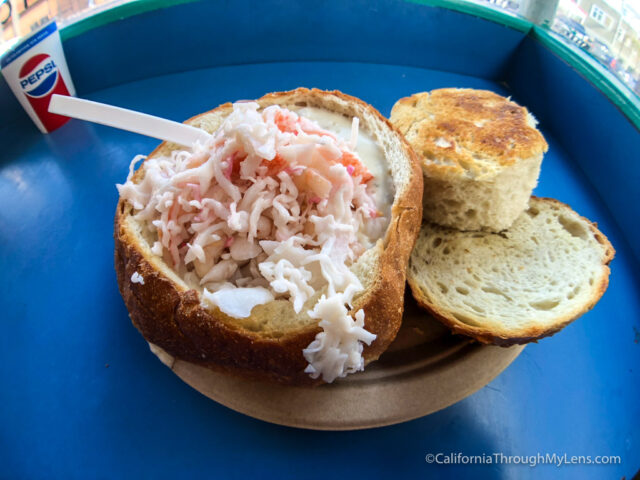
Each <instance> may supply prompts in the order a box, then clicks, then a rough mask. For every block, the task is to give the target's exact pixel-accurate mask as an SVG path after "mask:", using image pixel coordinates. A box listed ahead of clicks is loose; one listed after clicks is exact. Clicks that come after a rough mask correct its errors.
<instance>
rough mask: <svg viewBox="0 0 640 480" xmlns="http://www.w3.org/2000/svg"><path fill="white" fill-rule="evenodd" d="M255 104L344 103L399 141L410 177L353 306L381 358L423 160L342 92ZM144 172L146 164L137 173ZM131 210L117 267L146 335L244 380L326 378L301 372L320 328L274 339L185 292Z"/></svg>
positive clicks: (398, 299) (412, 236)
mask: <svg viewBox="0 0 640 480" xmlns="http://www.w3.org/2000/svg"><path fill="white" fill-rule="evenodd" d="M257 102H258V103H260V105H261V107H265V106H267V105H272V104H280V105H283V106H286V105H292V104H293V103H295V102H307V103H308V104H309V105H310V106H319V107H324V108H328V107H329V106H331V105H338V104H339V105H342V106H343V107H344V105H345V104H346V105H348V108H349V110H350V112H351V113H352V114H356V113H357V112H366V113H367V114H368V115H371V116H372V117H373V118H374V119H375V121H376V122H377V123H378V124H379V125H381V126H383V127H384V128H385V129H388V130H389V132H390V133H391V134H392V135H393V136H394V137H395V138H397V140H398V141H399V142H400V147H401V149H402V151H403V152H404V157H405V159H406V167H407V169H408V170H409V171H408V172H407V173H408V179H407V181H406V182H405V183H404V184H402V185H398V184H397V182H396V181H395V179H394V188H395V189H396V195H395V201H394V204H393V206H392V208H391V220H390V223H389V227H388V229H387V232H386V235H385V237H384V240H383V242H382V245H383V248H382V252H381V254H380V257H379V262H378V266H379V272H378V274H377V275H376V280H375V281H374V283H373V285H372V286H371V288H369V289H368V290H367V291H366V292H365V293H363V294H362V295H361V296H360V297H357V298H356V300H355V301H354V305H353V306H354V310H353V311H356V310H357V309H359V308H363V309H364V311H365V328H366V329H367V330H368V331H370V332H372V333H374V334H376V336H377V338H376V340H375V341H374V342H373V343H372V344H371V345H370V346H367V345H365V346H364V351H363V356H364V358H365V363H368V362H371V361H373V360H376V359H377V358H378V357H379V356H380V355H381V354H382V353H383V352H384V351H385V350H386V348H387V347H388V346H389V344H390V343H391V342H392V341H393V339H394V338H395V336H396V334H397V332H398V329H399V328H400V324H401V319H402V311H403V295H404V287H405V277H406V266H407V263H408V260H409V256H410V253H411V250H412V249H413V246H414V243H415V240H416V238H417V235H418V232H419V229H420V223H421V218H422V173H421V170H420V166H419V163H418V159H417V157H416V155H415V153H414V152H413V150H412V149H411V147H410V146H409V144H408V143H407V142H406V140H405V139H404V137H403V136H402V135H401V134H400V133H399V132H398V131H397V130H396V129H395V128H394V127H393V126H392V125H391V123H390V122H389V121H388V120H387V119H385V118H384V117H383V116H382V115H380V113H379V112H378V111H377V110H375V109H374V108H373V107H371V106H370V105H368V104H366V103H364V102H363V101H361V100H359V99H357V98H355V97H351V96H349V95H345V94H343V93H341V92H339V91H333V92H327V91H322V90H317V89H312V90H309V89H306V88H299V89H296V90H293V91H289V92H277V93H270V94H267V95H265V96H264V97H262V98H260V99H259V100H257ZM336 108H338V107H336ZM340 108H342V107H340ZM230 110H231V104H230V103H227V104H223V105H221V106H219V107H218V108H216V109H214V110H212V111H210V112H207V113H206V114H201V115H198V116H196V117H193V118H191V119H189V120H187V122H185V123H191V124H198V122H199V121H200V120H201V119H203V118H204V117H205V116H207V115H210V114H212V113H220V112H222V113H223V114H228V112H230ZM343 113H345V112H343ZM168 147H171V146H170V145H167V144H166V142H165V143H162V144H161V145H160V146H159V147H158V148H156V149H155V150H154V152H152V154H151V155H150V156H153V155H154V154H157V153H158V152H160V151H166V149H167V148H168ZM140 172H141V169H139V170H138V172H137V174H139V173H140ZM130 210H131V206H130V205H129V204H128V203H127V202H125V201H123V200H120V201H119V202H118V206H117V208H116V214H115V222H114V239H115V269H116V273H117V279H118V286H119V288H120V293H121V294H122V297H123V299H124V302H125V305H126V306H127V309H128V310H129V313H130V317H131V320H132V322H133V324H134V325H135V326H136V328H137V329H138V330H139V331H140V333H141V334H142V335H143V336H144V338H145V339H146V340H148V341H149V342H151V343H153V344H156V345H158V346H159V347H161V348H162V349H164V350H165V351H166V352H167V353H169V354H170V355H172V356H175V357H178V358H180V359H183V360H186V361H189V362H193V363H197V364H199V365H203V366H206V367H209V368H212V369H215V370H220V371H224V372H228V373H231V374H236V375H241V376H244V377H247V378H253V379H260V380H272V381H276V382H280V383H283V384H289V385H314V384H318V383H322V381H321V380H313V379H311V378H310V377H309V375H308V374H306V373H304V369H305V368H306V366H307V361H306V360H305V359H304V357H303V354H302V350H303V349H304V348H306V347H307V346H308V345H309V344H310V343H311V342H312V341H313V340H314V338H315V336H316V334H317V333H319V332H320V331H321V329H320V328H319V327H318V326H317V325H311V326H308V327H305V328H302V329H298V330H296V331H293V332H288V333H286V334H284V335H283V336H280V337H278V338H274V337H268V336H264V335H261V334H260V333H258V332H253V331H249V330H247V329H245V328H242V327H241V326H239V325H237V323H236V324H234V321H233V319H232V318H231V317H228V316H226V315H225V314H223V313H222V312H220V311H219V310H218V309H217V308H215V307H211V308H204V307H203V306H201V304H200V296H199V294H198V292H197V291H195V290H188V289H185V288H184V287H182V286H181V285H180V284H178V283H176V282H175V281H174V280H172V279H171V278H170V276H168V275H166V274H165V273H163V272H162V271H160V270H159V269H158V268H156V267H155V266H154V262H155V261H157V259H156V260H154V258H153V255H150V254H148V253H147V252H145V251H144V249H142V248H141V247H140V245H138V244H137V241H136V239H135V237H134V236H133V235H132V232H130V231H129V230H128V229H127V227H126V223H125V218H126V216H127V215H128V214H129V212H130ZM134 272H138V273H139V274H140V275H141V276H142V277H143V278H144V284H140V283H133V282H131V276H132V275H133V273H134Z"/></svg>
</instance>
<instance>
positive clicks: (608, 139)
mask: <svg viewBox="0 0 640 480" xmlns="http://www.w3.org/2000/svg"><path fill="white" fill-rule="evenodd" d="M442 3H443V2H438V4H439V5H440V4H442ZM154 5H155V7H163V6H166V5H162V4H157V3H156V4H154V3H152V2H143V3H142V4H140V3H138V11H137V12H136V13H137V14H136V15H133V16H129V17H127V18H124V19H117V18H119V17H122V16H126V15H124V14H127V11H121V12H120V13H121V14H120V15H118V14H115V15H114V14H112V16H111V17H109V16H104V15H103V16H102V17H98V18H96V19H94V20H93V23H92V24H91V23H90V24H87V23H86V22H85V23H84V24H82V25H80V26H76V27H73V28H72V27H70V30H68V31H67V33H66V40H65V50H66V52H67V58H68V61H69V66H70V69H71V72H72V76H73V78H74V81H75V83H76V87H77V90H78V92H79V95H81V96H83V97H86V98H89V99H92V100H97V101H102V102H106V103H111V104H114V105H120V106H123V107H127V108H132V109H135V110H140V111H144V112H148V113H151V114H154V115H159V116H164V117H167V118H171V119H175V120H184V119H186V118H188V117H190V116H192V115H195V114H197V113H200V112H202V111H205V110H208V109H210V108H213V107H215V106H217V105H218V104H219V103H222V102H225V101H229V100H234V99H240V98H255V97H258V96H261V95H262V94H264V93H266V92H269V91H275V90H285V89H291V88H295V87H297V86H308V87H312V86H313V87H319V88H325V89H340V90H342V91H344V92H346V93H349V94H352V95H356V96H358V97H360V98H362V99H363V100H365V101H367V102H369V103H371V104H372V105H374V106H375V107H377V108H378V109H379V110H380V111H381V113H382V114H384V115H389V112H390V109H391V106H392V105H393V103H394V102H395V101H396V100H397V99H398V98H400V97H402V96H406V95H409V94H411V93H414V92H416V91H424V90H429V89H432V88H438V87H445V86H459V87H474V88H486V89H491V90H495V91H497V92H498V93H501V94H504V95H513V96H514V98H515V99H516V100H517V101H519V102H521V103H523V104H525V105H527V106H529V107H530V109H531V110H532V111H533V113H534V114H535V115H536V116H537V117H538V118H539V120H540V121H541V124H540V126H541V129H542V131H543V133H544V134H545V137H546V138H547V140H548V141H549V145H550V149H549V153H548V154H547V156H546V157H545V160H544V162H543V167H542V175H541V177H540V183H539V185H538V187H537V188H536V191H535V194H537V195H542V196H552V197H555V198H558V199H559V200H561V201H564V202H566V203H569V204H570V205H571V206H573V207H574V209H576V210H577V211H578V212H579V213H581V214H582V215H584V216H586V217H588V218H590V219H592V220H594V221H597V222H598V224H599V227H600V229H601V230H602V231H603V232H605V233H606V234H607V235H608V236H609V238H610V240H611V241H612V243H613V245H614V246H615V247H616V249H617V255H616V258H615V260H614V261H613V263H612V274H611V279H610V287H609V290H608V291H607V293H606V294H605V295H604V297H603V298H602V300H601V301H600V303H598V305H597V306H596V307H595V308H594V309H593V310H592V311H591V312H589V313H588V314H586V315H585V316H584V317H583V318H581V319H580V320H578V321H576V322H575V323H574V324H572V325H570V326H568V327H567V328H566V329H565V330H564V331H562V332H561V333H559V334H557V335H556V336H554V337H551V338H549V339H545V340H543V341H541V342H540V344H533V345H530V346H528V347H527V348H526V349H525V350H524V352H523V353H522V355H520V357H519V358H518V359H517V360H516V361H515V362H514V363H513V364H512V365H511V366H510V367H509V368H508V369H507V370H506V371H505V372H503V373H502V374H501V375H500V376H499V377H498V378H497V379H496V380H494V381H493V382H492V383H491V384H489V385H488V386H487V387H485V388H484V389H482V390H480V391H479V392H477V393H476V394H474V395H472V396H471V397H469V398H467V399H465V400H463V401H462V402H460V403H458V404H456V405H454V406H451V407H449V408H447V409H445V410H443V411H440V412H438V413H435V414H433V415H430V416H428V417H425V418H422V419H418V420H414V421H411V422H407V423H405V424H401V425H395V426H390V427H384V428H379V429H374V430H370V431H357V432H342V433H331V432H313V431H304V430H296V429H292V428H287V427H280V426H275V425H271V424H267V423H264V422H261V421H258V420H254V419H251V418H248V417H246V416H243V415H241V414H238V413H235V412H233V411H230V410H228V409H227V408H225V407H222V406H220V405H217V404H216V403H214V402H212V401H211V400H209V399H207V398H205V397H204V396H202V395H200V394H199V393H198V392H196V391H194V390H192V389H191V388H190V387H188V386H187V385H185V384H184V383H182V382H181V381H180V380H179V379H178V378H177V377H176V376H175V375H174V374H173V373H172V372H171V371H170V370H169V369H167V368H166V367H165V366H163V365H162V364H161V363H160V362H159V361H158V360H157V359H156V358H155V357H154V356H153V355H152V354H151V352H150V351H149V349H148V347H147V345H146V343H145V341H144V340H143V339H142V337H141V336H140V335H139V334H138V332H137V331H136V330H135V329H134V328H133V326H132V325H131V323H130V322H129V319H128V317H127V312H126V309H125V308H124V305H123V302H122V299H121V298H120V295H119V293H118V290H117V285H116V279H115V272H114V270H113V239H112V228H113V214H114V209H115V205H116V202H117V192H116V189H115V186H114V184H115V183H117V182H123V181H124V179H125V177H126V173H127V168H128V165H129V162H130V160H131V159H132V157H133V156H134V155H135V154H137V153H147V152H149V151H151V150H152V149H153V147H154V146H155V145H156V144H157V142H156V141H155V140H153V139H148V138H142V137H140V136H137V135H134V134H130V133H126V132H120V131H116V130H112V129H109V128H106V127H101V126H95V125H90V124H86V123H82V122H79V121H75V120H72V121H71V122H69V123H68V124H67V125H65V126H64V127H62V128H61V129H59V130H57V131H56V132H54V133H52V134H50V135H47V136H43V135H41V134H40V133H38V132H37V130H36V129H35V127H34V126H32V125H31V124H30V123H29V120H28V118H26V116H25V115H24V114H23V113H22V112H21V111H20V109H19V106H18V105H17V102H15V100H14V99H13V98H12V97H11V96H10V94H9V93H8V90H7V88H6V85H4V84H3V83H1V82H0V119H1V120H0V122H1V123H0V145H2V153H0V202H1V204H2V209H0V299H1V300H2V305H3V310H4V312H5V313H4V315H3V322H2V326H3V332H2V335H1V336H0V352H1V353H0V355H1V361H0V385H1V387H0V405H2V407H0V424H1V425H2V428H1V429H0V477H1V478H65V479H68V478H181V477H204V478H253V477H258V478H262V477H275V478H289V477H293V478H300V477H303V476H304V478H326V476H327V475H331V476H332V477H334V478H344V477H345V476H346V475H349V474H352V475H357V476H362V477H363V478H389V477H391V476H394V477H396V478H422V477H426V476H431V475H438V476H441V477H444V478H461V477H463V476H467V475H468V476H471V477H473V478H567V479H573V478H580V479H589V478H621V477H622V476H626V478H631V477H632V476H633V475H634V474H635V473H636V472H637V471H638V468H640V431H639V430H640V428H639V427H640V402H639V399H640V343H639V342H640V318H639V317H640V315H639V312H640V301H639V300H638V293H637V292H638V291H639V290H640V276H639V273H638V272H639V270H638V258H640V255H639V254H638V252H639V248H638V241H637V237H636V233H638V225H636V223H637V220H638V204H639V203H638V202H637V200H638V187H637V185H638V180H639V179H640V178H639V177H640V164H638V162H637V161H635V160H637V157H638V152H640V135H639V134H638V131H637V129H636V127H635V126H634V125H633V123H632V122H631V121H630V120H629V119H628V118H626V117H625V116H624V115H623V114H622V113H621V112H620V111H619V110H618V109H616V107H615V106H614V105H613V104H612V103H611V102H610V101H609V99H608V98H607V97H605V96H604V95H603V94H602V93H601V92H600V91H599V90H598V89H596V88H595V87H594V86H593V85H592V84H590V83H589V82H588V81H587V80H585V79H584V78H583V77H582V76H581V75H579V74H578V73H576V71H575V70H574V69H572V68H571V67H570V66H569V65H567V64H566V63H565V62H564V61H563V60H561V59H560V58H559V57H558V56H557V54H556V53H553V52H551V51H550V50H549V48H548V47H547V46H545V45H543V43H544V42H540V41H539V40H537V39H536V38H535V35H532V33H531V32H532V30H531V27H530V26H527V25H525V24H524V22H522V21H508V22H506V23H508V25H506V26H505V25H502V24H500V23H496V21H495V20H496V19H495V18H492V19H489V20H487V19H482V18H479V17H477V16H472V15H468V14H466V13H464V12H460V11H456V10H455V8H454V7H456V5H457V3H455V2H452V3H451V5H449V6H450V7H452V8H453V9H448V8H443V7H442V6H429V5H418V4H413V3H396V2H391V1H386V0H380V1H376V2H373V3H372V2H364V1H362V2H354V3H351V4H348V5H343V4H342V3H341V2H333V3H331V2H330V3H327V4H313V5H311V4H309V5H306V4H305V5H304V6H303V4H300V5H298V6H293V5H289V3H288V2H277V1H267V2H261V3H260V4H252V3H251V2H248V3H246V4H245V3H228V4H227V3H208V2H202V3H200V2H195V3H187V4H182V5H176V6H172V7H167V8H155V7H154ZM128 8H132V7H128ZM143 10H147V11H143ZM458 10H459V9H458ZM123 12H124V13H123ZM129 13H131V12H129ZM212 22H215V24H216V25H217V27H218V28H216V29H215V30H214V31H212V30H211V23H212ZM502 23H505V22H502ZM205 27H208V29H205ZM250 27H251V28H250ZM74 28H75V30H74ZM243 32H244V33H243ZM355 34H357V35H355ZM186 47H189V48H186ZM142 59H144V61H143V60H142ZM458 452H459V453H460V454H462V455H469V456H471V455H477V456H481V457H482V456H483V455H484V456H485V462H487V460H486V457H491V459H492V460H493V463H491V464H475V465H468V464H460V463H459V464H457V465H446V464H440V465H439V464H435V463H431V464H430V463H428V462H426V461H425V457H426V456H427V454H429V453H433V454H437V453H443V454H444V455H449V454H450V453H453V454H454V455H455V454H456V453H458ZM494 453H497V454H503V455H518V456H537V455H538V454H541V455H542V456H544V455H546V454H549V455H553V454H557V455H559V456H562V455H564V454H565V453H566V454H567V455H568V456H569V457H570V456H572V455H582V456H588V455H590V456H592V457H593V458H595V457H596V456H597V455H617V456H619V457H620V461H621V463H619V464H613V465H567V466H563V467H556V466H553V465H537V466H535V467H530V466H527V465H521V464H517V463H515V462H516V461H518V460H514V463H511V464H505V463H502V464H497V463H495V458H496V457H493V454H494ZM438 458H439V459H440V461H441V462H445V461H446V459H445V458H444V457H438ZM531 460H532V461H538V460H537V457H536V459H531ZM458 461H463V460H458Z"/></svg>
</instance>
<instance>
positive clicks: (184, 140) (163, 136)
mask: <svg viewBox="0 0 640 480" xmlns="http://www.w3.org/2000/svg"><path fill="white" fill-rule="evenodd" d="M49 111H50V112H51V113H55V114H58V115H64V116H66V117H72V118H78V119H80V120H87V121H89V122H94V123H100V124H102V125H107V126H109V127H115V128H119V129H121V130H128V131H130V132H135V133H139V134H141V135H146V136H148V137H153V138H158V139H160V140H166V141H168V142H173V143H178V144H180V145H184V146H185V147H191V146H192V145H193V144H194V143H195V142H196V141H200V142H205V141H206V140H207V139H208V138H209V137H210V136H209V134H208V133H207V132H205V131H204V130H201V129H199V128H196V127H192V126H190V125H185V124H184V123H178V122H174V121H172V120H166V119H164V118H160V117H154V116H153V115H147V114H146V113H140V112H134V111H133V110H127V109H126V108H120V107H114V106H112V105H106V104H104V103H98V102H92V101H90V100H83V99H82V98H76V97H69V96H66V95H53V96H52V97H51V102H50V103H49Z"/></svg>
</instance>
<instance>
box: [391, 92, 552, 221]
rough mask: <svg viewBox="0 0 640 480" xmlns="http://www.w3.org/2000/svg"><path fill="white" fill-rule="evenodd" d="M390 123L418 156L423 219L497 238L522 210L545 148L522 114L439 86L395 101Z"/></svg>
mask: <svg viewBox="0 0 640 480" xmlns="http://www.w3.org/2000/svg"><path fill="white" fill-rule="evenodd" d="M391 122H392V123H393V124H394V125H395V126H397V127H398V129H399V130H400V131H401V132H402V133H403V134H404V135H405V136H406V137H407V140H408V141H409V143H410V144H411V146H412V147H413V148H414V149H415V151H416V153H417V154H418V156H419V157H420V158H421V161H422V170H423V172H424V208H423V215H424V218H425V219H426V220H428V221H430V222H434V223H437V224H440V225H445V226H449V227H453V228H457V229H458V230H488V231H496V232H497V231H500V230H504V229H505V228H508V227H510V226H511V224H512V223H513V222H514V221H515V219H516V218H517V217H518V215H520V214H521V213H522V212H523V211H524V210H525V209H526V208H527V202H528V201H529V197H530V196H531V192H532V191H533V188H534V187H535V186H536V183H537V181H538V175H539V173H540V165H541V162H542V156H543V154H544V152H546V151H547V148H548V147H547V143H546V142H545V140H544V138H543V137H542V134H541V133H540V132H539V131H538V130H537V129H536V121H535V119H534V118H533V116H532V115H531V114H530V113H529V112H528V111H527V109H526V108H524V107H521V106H519V105H517V104H515V103H514V102H512V101H510V100H509V99H507V98H504V97H502V96H500V95H497V94H496V93H493V92H489V91H485V90H473V89H457V88H444V89H440V90H433V91H432V92H430V93H427V92H424V93H417V94H415V95H412V96H410V97H407V98H402V99H400V100H398V102H397V103H396V104H395V105H394V107H393V109H392V110H391Z"/></svg>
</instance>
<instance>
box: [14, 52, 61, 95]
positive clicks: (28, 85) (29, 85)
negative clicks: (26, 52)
mask: <svg viewBox="0 0 640 480" xmlns="http://www.w3.org/2000/svg"><path fill="white" fill-rule="evenodd" d="M19 76H20V86H21V87H22V91H23V92H24V93H26V94H27V95H28V96H29V97H34V98H38V97H44V96H45V95H47V94H48V93H50V92H51V91H52V90H53V89H54V87H55V85H56V81H57V80H58V67H57V66H56V64H55V62H54V61H53V60H52V59H51V57H50V56H49V55H47V54H46V53H40V54H38V55H34V56H33V57H31V58H30V59H29V60H27V61H26V62H24V65H22V68H21V69H20V75H19Z"/></svg>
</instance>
